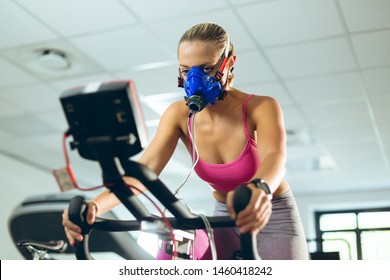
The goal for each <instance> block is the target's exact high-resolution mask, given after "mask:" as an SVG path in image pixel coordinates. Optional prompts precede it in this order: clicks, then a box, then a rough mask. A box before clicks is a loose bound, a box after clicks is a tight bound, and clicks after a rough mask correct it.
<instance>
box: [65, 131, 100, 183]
mask: <svg viewBox="0 0 390 280" xmlns="http://www.w3.org/2000/svg"><path fill="white" fill-rule="evenodd" d="M68 136H69V132H68V131H67V132H65V133H64V135H63V137H62V149H63V152H64V157H65V164H66V170H67V172H68V174H69V177H70V180H71V181H72V183H73V185H74V187H75V188H76V189H78V190H81V191H94V190H97V189H100V188H103V187H106V186H108V185H107V184H103V185H100V186H96V187H91V188H81V187H80V186H79V185H78V184H77V179H76V176H75V174H74V172H73V169H72V166H71V165H70V159H69V155H68V150H67V148H66V139H67V138H68Z"/></svg>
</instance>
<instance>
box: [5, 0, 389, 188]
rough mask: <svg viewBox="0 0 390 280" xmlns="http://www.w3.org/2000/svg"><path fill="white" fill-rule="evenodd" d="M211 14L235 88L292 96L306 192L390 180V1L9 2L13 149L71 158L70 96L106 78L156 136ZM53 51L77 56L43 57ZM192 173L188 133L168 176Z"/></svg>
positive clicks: (31, 159) (294, 166)
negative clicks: (65, 141)
mask: <svg viewBox="0 0 390 280" xmlns="http://www.w3.org/2000/svg"><path fill="white" fill-rule="evenodd" d="M205 21H212V22H216V23H219V24H220V25H222V26H224V27H225V29H226V30H227V31H228V33H229V34H230V37H231V40H232V42H233V44H234V45H235V48H236V51H237V56H238V59H237V64H236V67H235V74H236V76H235V77H236V78H235V87H237V88H239V89H241V90H243V91H246V92H248V93H254V94H258V95H269V96H273V97H275V98H276V99H277V100H278V101H279V102H280V104H281V106H282V108H283V111H284V117H285V125H286V130H287V132H288V147H287V148H288V163H287V178H288V180H289V182H290V184H291V185H292V187H293V189H294V191H295V193H332V192H339V191H364V190H370V191H372V190H376V189H378V190H379V189H385V188H387V189H388V188H390V110H389V109H388V108H389V107H390V0H288V1H287V0H263V1H261V0H258V1H256V0H220V1H209V0H197V1H185V0H165V1H158V0H143V1H136V0H99V1H94V0H82V1H80V0H56V1H52V0H15V1H11V0H1V1H0V34H1V37H0V38H1V39H0V143H1V144H0V153H2V154H3V155H5V156H7V157H11V158H13V159H17V160H19V161H21V162H24V163H25V164H28V165H30V166H33V167H35V168H38V169H40V170H44V171H48V172H50V170H51V169H53V168H58V167H61V166H63V165H64V159H63V154H62V151H61V136H62V133H63V132H64V131H65V130H66V128H67V124H66V122H65V118H64V115H63V112H62V109H61V107H60V103H59V99H58V98H59V96H60V94H61V92H62V91H63V90H65V89H67V88H69V87H73V86H78V85H84V84H86V83H89V82H93V81H109V80H117V79H131V80H133V81H134V82H135V84H136V87H137V90H138V94H139V95H140V97H141V102H142V108H143V112H144V116H145V119H146V124H147V127H148V132H149V135H150V137H152V136H153V134H154V133H155V131H156V126H157V124H158V119H159V117H160V115H161V113H162V112H163V111H164V110H165V108H166V106H167V105H168V104H169V103H171V102H173V101H175V100H179V99H182V98H183V92H182V90H181V89H179V88H177V86H176V85H177V84H176V79H177V78H176V75H177V63H178V62H177V58H176V47H177V42H178V39H179V38H180V36H181V34H182V33H183V32H184V31H185V30H186V29H188V28H189V27H190V26H192V25H194V24H196V23H199V22H205ZM43 48H54V49H59V50H62V51H64V52H66V53H67V55H68V57H69V58H70V59H71V63H72V64H71V67H70V68H69V69H68V70H65V71H59V70H53V71H48V70H47V69H44V68H40V66H39V65H38V64H39V63H37V61H38V57H37V50H40V49H43ZM71 159H72V162H73V165H74V169H75V172H76V174H77V175H78V178H79V180H80V181H81V182H83V183H84V184H94V183H96V182H97V180H99V170H98V167H97V165H96V164H95V163H91V162H87V161H86V160H83V159H80V158H79V157H78V155H77V154H76V153H72V154H71ZM2 168H7V167H2ZM189 170H190V161H189V157H188V156H187V155H186V152H185V150H184V148H183V146H182V145H181V144H179V146H178V150H177V152H176V153H175V155H174V157H173V159H172V161H171V162H170V163H169V165H168V167H167V168H166V170H165V171H164V173H163V175H162V176H164V178H166V181H167V184H168V185H172V184H176V185H178V184H179V182H180V181H181V180H183V179H184V178H185V176H186V175H187V174H188V172H189ZM9 172H15V174H16V171H15V170H12V169H10V170H9ZM192 178H193V180H194V181H196V182H197V179H196V177H195V176H192ZM53 183H54V181H53ZM187 191H188V192H191V194H195V193H198V192H193V191H192V190H191V189H190V188H189V189H188V190H187ZM198 196H199V194H198Z"/></svg>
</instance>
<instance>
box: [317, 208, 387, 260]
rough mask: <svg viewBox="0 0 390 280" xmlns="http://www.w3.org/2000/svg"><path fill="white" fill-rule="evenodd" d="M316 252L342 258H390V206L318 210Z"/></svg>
mask: <svg viewBox="0 0 390 280" xmlns="http://www.w3.org/2000/svg"><path fill="white" fill-rule="evenodd" d="M315 223H316V235H317V239H316V240H315V241H316V248H315V250H316V251H319V252H325V253H326V252H329V253H330V252H338V254H339V257H340V259H342V260H390V208H380V209H355V210H343V211H321V212H316V213H315Z"/></svg>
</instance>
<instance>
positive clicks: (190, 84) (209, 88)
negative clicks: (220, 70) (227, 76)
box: [184, 66, 224, 113]
mask: <svg viewBox="0 0 390 280" xmlns="http://www.w3.org/2000/svg"><path fill="white" fill-rule="evenodd" d="M184 91H185V92H186V96H185V99H186V101H187V106H188V108H189V109H190V111H191V112H192V113H198V112H200V111H202V110H203V109H204V108H205V107H207V106H211V105H214V104H215V102H216V101H217V100H218V99H222V97H223V94H224V90H223V88H222V85H221V83H220V81H219V80H218V79H216V78H215V77H213V76H210V75H207V74H206V73H205V72H204V71H203V69H202V68H200V67H197V66H194V67H192V68H191V69H190V71H189V72H188V74H187V79H186V80H185V81H184Z"/></svg>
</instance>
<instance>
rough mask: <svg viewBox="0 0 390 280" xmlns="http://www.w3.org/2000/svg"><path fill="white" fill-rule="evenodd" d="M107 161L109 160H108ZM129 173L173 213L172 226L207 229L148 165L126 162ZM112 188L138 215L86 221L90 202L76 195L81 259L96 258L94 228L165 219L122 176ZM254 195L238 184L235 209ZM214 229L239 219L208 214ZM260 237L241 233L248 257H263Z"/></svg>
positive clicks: (73, 216)
mask: <svg viewBox="0 0 390 280" xmlns="http://www.w3.org/2000/svg"><path fill="white" fill-rule="evenodd" d="M106 163H107V161H106ZM122 165H123V167H124V169H125V173H126V176H131V177H135V178H137V179H138V180H140V181H141V182H142V183H143V184H144V185H145V186H146V187H147V188H148V189H149V190H150V191H151V193H152V194H153V195H154V196H155V197H156V198H157V199H158V200H159V201H160V202H161V203H162V204H163V205H164V206H165V207H166V208H167V209H168V210H169V211H170V212H171V213H172V214H173V216H174V217H172V218H168V221H169V222H170V223H171V225H172V227H174V228H176V229H204V228H206V225H205V224H204V220H203V219H202V217H200V216H199V215H196V214H194V213H192V212H191V211H190V210H189V209H188V208H187V207H186V206H185V205H184V204H183V203H182V202H181V201H179V200H178V199H177V198H176V197H175V196H174V195H173V194H172V192H171V191H170V190H169V189H168V188H167V187H166V186H165V185H164V184H163V183H162V181H160V179H159V178H158V177H157V175H156V174H155V173H154V172H152V171H151V170H150V169H148V168H147V167H146V166H144V165H142V164H140V163H137V162H134V161H126V162H125V163H124V164H122ZM111 182H115V183H114V184H112V183H111V185H110V186H109V189H110V190H111V191H112V192H113V193H114V194H115V195H116V196H117V197H118V198H119V199H120V200H121V202H122V203H123V204H124V205H125V207H126V208H127V209H128V210H129V211H130V212H132V213H133V214H134V216H135V218H136V220H134V221H119V220H107V219H102V218H97V221H96V222H95V223H94V224H93V225H89V224H88V223H87V221H86V213H87V211H86V210H87V209H86V203H85V200H84V198H83V197H81V196H75V197H74V198H73V199H72V200H71V201H70V203H69V209H68V211H69V214H68V215H69V219H70V221H72V222H73V223H74V224H76V225H78V226H80V228H81V230H82V235H83V241H82V242H78V241H76V242H75V254H76V258H77V259H83V260H85V259H93V258H92V256H91V255H90V252H89V248H88V241H89V234H90V232H91V231H92V230H93V229H96V230H102V231H132V230H140V222H141V221H151V222H153V221H158V220H162V218H160V217H157V216H154V215H152V214H151V213H149V212H148V210H147V209H146V208H145V207H144V206H143V204H142V203H141V202H140V201H139V200H138V198H137V197H136V196H135V195H134V194H133V192H132V191H131V190H130V189H129V188H128V187H127V186H125V184H124V182H123V178H122V177H115V178H114V180H111ZM250 197H251V190H250V189H249V188H248V187H247V186H246V185H241V186H239V187H237V189H236V190H235V193H234V199H233V200H234V203H233V204H234V209H235V211H236V213H238V212H240V211H242V210H243V209H244V208H245V206H246V205H247V204H248V202H249V200H250ZM206 218H207V219H208V221H209V223H210V225H211V227H213V228H218V227H234V226H235V222H234V221H233V220H231V218H230V217H229V216H222V217H216V216H214V217H206ZM255 240H256V239H255V238H254V236H252V235H251V234H250V233H246V234H242V235H241V247H242V251H243V258H244V259H252V260H253V259H260V257H259V256H258V254H257V248H256V241H255Z"/></svg>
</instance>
